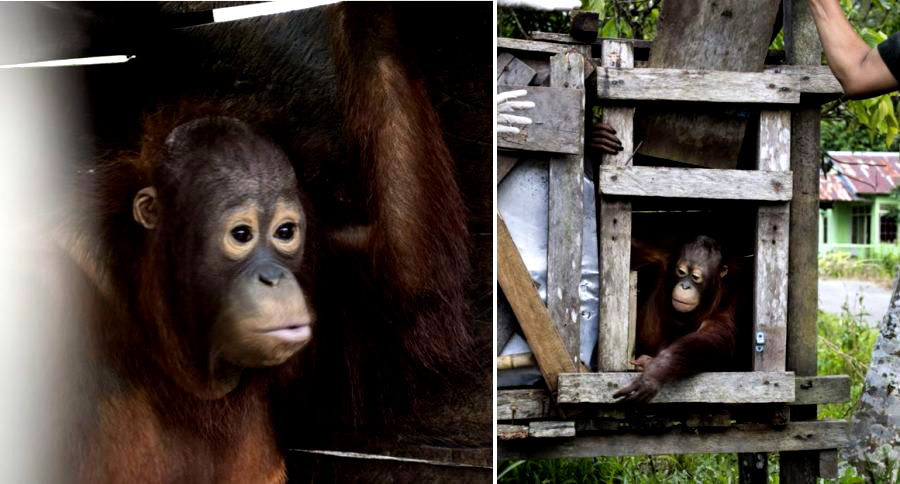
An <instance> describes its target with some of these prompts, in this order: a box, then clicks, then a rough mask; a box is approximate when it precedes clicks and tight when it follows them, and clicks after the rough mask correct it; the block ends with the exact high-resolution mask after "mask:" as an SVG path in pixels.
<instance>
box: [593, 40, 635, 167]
mask: <svg viewBox="0 0 900 484" xmlns="http://www.w3.org/2000/svg"><path fill="white" fill-rule="evenodd" d="M600 62H601V65H602V66H603V67H606V68H610V67H614V68H632V67H634V53H633V51H632V49H631V45H630V44H629V43H628V42H624V41H618V40H606V41H604V42H603V57H602V58H601V59H600ZM601 71H602V69H598V71H597V74H598V76H599V75H600V72H601ZM603 122H604V123H606V124H608V125H610V126H611V127H612V128H613V129H614V130H615V131H616V134H617V136H618V137H619V141H620V142H621V143H622V151H620V152H619V153H616V154H614V155H603V164H604V165H619V166H625V165H628V164H630V161H631V157H632V155H633V153H634V108H621V107H609V106H607V107H604V108H603Z"/></svg>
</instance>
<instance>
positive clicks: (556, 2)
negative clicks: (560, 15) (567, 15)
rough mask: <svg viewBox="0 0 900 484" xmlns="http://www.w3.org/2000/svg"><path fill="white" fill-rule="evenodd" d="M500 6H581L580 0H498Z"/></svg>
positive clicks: (545, 8) (539, 7)
mask: <svg viewBox="0 0 900 484" xmlns="http://www.w3.org/2000/svg"><path fill="white" fill-rule="evenodd" d="M497 6H498V7H508V8H519V7H524V8H533V9H535V10H574V9H576V8H580V7H581V1H580V0H497Z"/></svg>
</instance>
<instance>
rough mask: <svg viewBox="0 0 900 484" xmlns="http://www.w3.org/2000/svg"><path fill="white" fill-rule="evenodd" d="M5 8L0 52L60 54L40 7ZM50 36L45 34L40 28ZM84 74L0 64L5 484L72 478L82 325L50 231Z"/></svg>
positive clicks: (0, 412) (0, 437)
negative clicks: (53, 45)
mask: <svg viewBox="0 0 900 484" xmlns="http://www.w3.org/2000/svg"><path fill="white" fill-rule="evenodd" d="M6 7H9V8H3V9H0V59H15V58H22V57H23V54H24V56H27V55H28V54H31V53H34V52H52V50H53V49H52V48H46V47H47V46H46V45H44V44H43V43H42V42H41V40H40V39H41V38H43V39H47V38H48V35H47V32H45V31H41V32H37V30H39V29H31V30H29V26H32V25H39V24H40V22H39V20H40V19H38V18H37V15H36V14H35V12H36V11H38V9H29V8H24V7H22V6H21V5H19V6H18V7H19V8H14V6H9V5H7V6H6ZM41 35H42V36H43V37H39V36H41ZM79 75H80V74H79V72H73V71H62V70H53V69H19V70H16V69H8V70H2V71H0V207H3V210H2V212H3V217H2V222H0V224H2V225H0V227H2V230H0V315H2V317H0V382H2V385H3V393H2V395H0V429H3V430H2V432H0V482H3V483H6V482H10V483H13V482H23V483H25V482H27V483H45V482H47V483H49V482H71V481H72V480H73V478H74V476H73V475H72V474H71V473H70V471H71V468H70V467H69V463H71V461H70V460H68V456H67V455H66V453H67V452H68V451H70V450H71V440H70V437H71V422H72V420H71V417H72V413H71V412H72V411H73V410H74V409H76V408H77V407H78V405H77V404H78V401H77V399H75V398H73V397H72V389H73V385H74V381H76V380H77V379H78V375H77V373H79V370H80V369H81V367H80V366H79V365H78V364H76V363H75V362H76V361H78V358H77V357H78V356H81V355H79V354H77V353H80V350H79V349H78V348H81V345H80V339H78V337H77V335H78V334H79V323H80V321H77V320H75V319H74V318H73V316H71V315H70V312H71V308H72V306H71V304H69V303H67V302H66V301H67V300H68V301H69V302H71V301H72V299H71V298H69V297H67V295H68V294H70V293H71V291H69V289H70V288H69V287H68V286H67V284H68V281H69V278H68V277H66V276H65V275H64V274H67V272H66V271H65V270H63V264H62V259H61V258H60V257H59V252H58V251H55V250H54V248H53V244H52V241H51V240H50V239H51V237H50V235H51V232H52V231H53V230H54V229H55V228H56V227H55V225H56V222H55V220H58V219H57V218H56V216H55V214H58V213H59V212H60V210H62V209H63V208H64V204H61V203H59V202H60V200H61V199H62V198H63V197H65V195H64V193H65V192H66V190H65V188H66V186H65V185H64V184H63V183H59V180H61V179H63V178H64V174H65V172H66V167H67V164H69V165H68V166H71V165H70V163H72V162H73V161H74V160H73V158H75V156H74V153H73V152H74V151H75V150H74V148H75V144H74V143H73V140H74V139H75V136H76V133H75V130H74V126H73V123H71V122H70V119H69V118H68V116H67V115H66V113H73V114H78V113H81V112H82V111H83V106H82V104H83V103H82V95H81V89H80V87H79V86H80V84H79V83H78V82H77V79H78V76H79Z"/></svg>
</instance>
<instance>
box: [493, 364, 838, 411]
mask: <svg viewBox="0 0 900 484" xmlns="http://www.w3.org/2000/svg"><path fill="white" fill-rule="evenodd" d="M628 375H631V376H636V375H637V373H628ZM847 400H850V377H848V376H847V375H827V376H804V377H800V376H797V377H794V401H793V402H789V404H790V405H821V404H825V403H842V402H846V401H847ZM607 408H612V407H607ZM513 414H515V415H516V416H515V417H513ZM549 416H550V395H549V394H548V393H547V392H546V391H545V390H498V391H497V419H498V420H512V419H514V418H516V419H538V418H547V417H549Z"/></svg>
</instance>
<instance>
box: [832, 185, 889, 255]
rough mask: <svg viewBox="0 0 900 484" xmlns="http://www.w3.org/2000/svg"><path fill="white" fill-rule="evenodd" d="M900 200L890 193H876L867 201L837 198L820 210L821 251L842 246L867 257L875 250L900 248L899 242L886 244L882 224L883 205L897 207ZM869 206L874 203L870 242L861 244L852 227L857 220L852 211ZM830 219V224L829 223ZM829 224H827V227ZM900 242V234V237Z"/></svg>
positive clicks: (843, 249) (871, 207)
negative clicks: (858, 242)
mask: <svg viewBox="0 0 900 484" xmlns="http://www.w3.org/2000/svg"><path fill="white" fill-rule="evenodd" d="M897 205H898V201H897V200H896V199H894V198H889V197H873V198H872V199H871V201H865V202H835V203H833V204H832V206H831V208H830V209H825V210H819V253H825V252H830V251H833V250H840V251H846V252H850V253H853V254H855V255H858V256H862V257H867V256H868V255H869V254H870V253H871V252H872V251H873V250H878V251H884V250H900V244H898V243H893V244H890V243H886V244H882V243H881V242H880V240H881V224H880V221H879V214H880V213H881V210H882V209H886V208H888V207H896V206H897ZM858 206H868V207H870V210H871V212H870V214H871V220H872V222H871V225H870V229H869V242H870V243H869V244H868V245H860V244H853V243H852V242H851V241H852V230H853V224H852V220H851V215H852V211H853V207H858ZM826 220H827V224H826ZM825 225H827V228H826V227H825ZM826 230H827V231H828V239H827V240H828V242H827V243H826V242H825V237H824V236H825V231H826ZM898 242H900V237H898Z"/></svg>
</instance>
